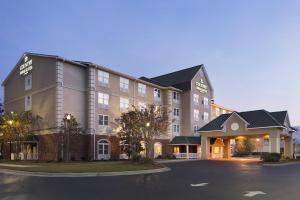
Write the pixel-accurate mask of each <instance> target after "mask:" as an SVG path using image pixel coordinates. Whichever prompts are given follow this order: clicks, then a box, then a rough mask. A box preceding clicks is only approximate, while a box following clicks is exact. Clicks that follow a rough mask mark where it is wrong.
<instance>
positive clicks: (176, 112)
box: [173, 108, 180, 118]
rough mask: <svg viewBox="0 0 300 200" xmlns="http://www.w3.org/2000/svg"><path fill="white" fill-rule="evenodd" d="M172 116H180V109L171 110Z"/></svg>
mask: <svg viewBox="0 0 300 200" xmlns="http://www.w3.org/2000/svg"><path fill="white" fill-rule="evenodd" d="M173 116H174V117H176V118H178V117H179V116H180V109H179V108H173Z"/></svg>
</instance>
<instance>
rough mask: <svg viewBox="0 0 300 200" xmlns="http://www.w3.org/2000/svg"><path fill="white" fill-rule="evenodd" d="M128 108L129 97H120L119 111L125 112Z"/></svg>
mask: <svg viewBox="0 0 300 200" xmlns="http://www.w3.org/2000/svg"><path fill="white" fill-rule="evenodd" d="M128 109H129V99H128V98H124V97H120V111H121V112H127V111H128Z"/></svg>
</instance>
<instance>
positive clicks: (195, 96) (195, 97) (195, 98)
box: [194, 94, 199, 105]
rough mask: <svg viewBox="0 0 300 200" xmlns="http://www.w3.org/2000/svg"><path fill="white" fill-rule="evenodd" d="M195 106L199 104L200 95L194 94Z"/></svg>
mask: <svg viewBox="0 0 300 200" xmlns="http://www.w3.org/2000/svg"><path fill="white" fill-rule="evenodd" d="M194 104H196V105H198V104H199V95H198V94H194Z"/></svg>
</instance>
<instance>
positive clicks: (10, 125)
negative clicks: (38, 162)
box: [8, 120, 14, 160]
mask: <svg viewBox="0 0 300 200" xmlns="http://www.w3.org/2000/svg"><path fill="white" fill-rule="evenodd" d="M13 123H14V121H13V120H8V124H9V132H10V133H9V159H10V160H11V134H12V125H13Z"/></svg>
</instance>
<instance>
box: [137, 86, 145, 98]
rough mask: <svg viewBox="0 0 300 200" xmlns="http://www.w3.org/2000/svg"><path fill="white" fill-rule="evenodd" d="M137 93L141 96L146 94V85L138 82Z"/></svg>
mask: <svg viewBox="0 0 300 200" xmlns="http://www.w3.org/2000/svg"><path fill="white" fill-rule="evenodd" d="M138 93H139V94H140V95H141V96H145V95H146V85H144V84H142V83H138Z"/></svg>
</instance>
